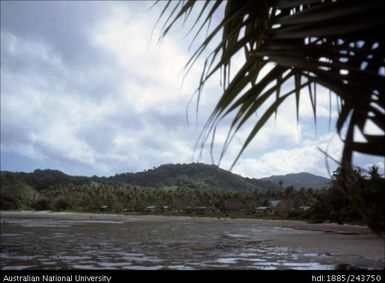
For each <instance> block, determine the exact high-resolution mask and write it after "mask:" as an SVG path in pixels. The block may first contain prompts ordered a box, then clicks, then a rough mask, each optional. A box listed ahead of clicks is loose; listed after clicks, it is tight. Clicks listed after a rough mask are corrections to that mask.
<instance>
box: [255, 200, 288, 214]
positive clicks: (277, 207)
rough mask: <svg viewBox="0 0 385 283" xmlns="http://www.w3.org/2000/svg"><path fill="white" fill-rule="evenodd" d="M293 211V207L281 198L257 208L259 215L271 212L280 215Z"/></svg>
mask: <svg viewBox="0 0 385 283" xmlns="http://www.w3.org/2000/svg"><path fill="white" fill-rule="evenodd" d="M290 211H291V207H290V205H289V204H288V203H286V202H285V201H281V200H271V201H269V203H268V206H258V207H256V209H255V212H256V213H257V214H258V215H262V214H270V215H279V214H286V213H288V212H290Z"/></svg>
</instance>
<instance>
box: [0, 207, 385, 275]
mask: <svg viewBox="0 0 385 283" xmlns="http://www.w3.org/2000/svg"><path fill="white" fill-rule="evenodd" d="M384 250H385V247H384V240H383V239H381V238H379V237H378V236H376V235H375V234H373V233H372V232H371V231H370V230H369V229H368V228H367V227H365V226H359V225H338V224H332V223H323V224H310V223H306V222H302V221H291V220H264V219H230V218H208V217H185V216H178V217H177V216H155V215H139V216H138V215H114V214H92V213H70V212H48V211H44V212H31V211H3V212H1V241H0V264H1V266H0V268H1V269H2V270H23V269H134V270H155V269H173V270H204V269H256V270H275V269H278V270H281V269H300V270H306V269H312V270H314V269H315V270H331V269H340V268H342V269H349V268H353V269H356V268H358V269H361V268H362V269H383V268H384Z"/></svg>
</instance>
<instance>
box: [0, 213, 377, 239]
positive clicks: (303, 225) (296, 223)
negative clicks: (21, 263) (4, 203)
mask: <svg viewBox="0 0 385 283" xmlns="http://www.w3.org/2000/svg"><path fill="white" fill-rule="evenodd" d="M3 216H6V217H7V216H8V217H16V218H17V217H27V218H38V217H47V216H50V217H53V218H72V219H81V218H89V219H93V220H98V219H100V220H105V219H112V220H129V221H133V220H137V221H139V220H141V221H144V222H152V221H161V222H163V221H186V220H191V221H198V222H199V221H212V222H221V221H224V222H237V223H245V224H246V223H251V224H261V223H263V224H269V226H281V227H285V228H292V229H298V230H311V231H323V232H336V233H349V234H350V233H359V234H361V233H363V234H374V233H373V232H372V231H371V230H370V229H369V228H368V227H367V226H365V225H358V224H337V223H331V222H330V223H326V222H324V223H310V222H306V221H304V220H293V219H265V218H231V217H227V216H222V217H220V216H212V217H210V216H188V215H158V214H117V213H104V212H101V213H97V212H72V211H52V210H40V211H36V210H0V219H2V218H3Z"/></svg>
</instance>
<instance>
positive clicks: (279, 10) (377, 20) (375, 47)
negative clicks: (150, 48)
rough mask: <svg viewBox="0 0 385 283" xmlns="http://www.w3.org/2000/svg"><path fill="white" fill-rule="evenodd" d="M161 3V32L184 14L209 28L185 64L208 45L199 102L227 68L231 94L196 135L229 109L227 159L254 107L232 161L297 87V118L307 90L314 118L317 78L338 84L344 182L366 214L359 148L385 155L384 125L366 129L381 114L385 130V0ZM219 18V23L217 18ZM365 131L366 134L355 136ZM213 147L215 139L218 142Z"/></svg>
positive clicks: (334, 87) (207, 134)
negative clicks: (359, 187)
mask: <svg viewBox="0 0 385 283" xmlns="http://www.w3.org/2000/svg"><path fill="white" fill-rule="evenodd" d="M160 3H163V4H164V8H163V10H162V12H161V16H160V19H164V24H163V31H162V36H161V38H162V37H164V36H166V34H167V33H168V32H169V30H170V29H171V28H172V26H173V25H174V24H175V23H176V22H177V21H178V20H181V19H183V20H184V21H186V20H187V19H189V18H190V22H191V25H192V29H191V30H192V31H194V30H195V31H194V33H195V34H194V39H193V41H194V40H197V39H199V38H201V37H200V34H201V33H203V32H206V29H207V35H206V36H205V37H204V38H203V40H201V42H199V43H198V48H196V50H195V52H194V53H193V55H192V57H191V59H190V60H189V61H188V62H187V65H186V67H187V70H189V69H190V68H191V67H192V65H193V64H194V63H195V62H196V61H197V59H198V58H200V57H201V56H203V55H204V54H206V53H205V52H207V51H210V52H209V55H207V56H206V58H205V59H204V66H203V70H202V75H201V79H200V82H199V85H198V87H197V92H196V93H197V97H198V99H197V101H198V102H197V103H198V104H199V97H200V95H201V92H202V89H203V86H204V85H205V83H206V82H207V81H208V80H209V79H210V78H212V77H213V75H214V74H216V73H218V72H219V73H220V75H221V83H222V85H223V94H222V96H221V97H220V99H219V100H218V102H217V104H216V106H215V108H214V110H213V112H212V114H211V116H210V117H209V119H208V121H207V122H206V124H205V126H204V128H203V130H202V133H201V135H200V137H199V139H198V144H199V145H200V147H201V149H202V148H203V146H204V144H205V143H206V142H207V141H208V140H214V137H215V130H216V128H217V127H218V125H219V124H220V122H221V121H222V120H223V119H224V118H225V117H231V121H232V122H231V125H230V127H229V131H228V135H227V139H226V141H225V143H224V146H223V149H222V152H221V155H220V159H221V158H222V157H223V154H224V153H225V151H226V149H227V148H228V146H229V144H230V142H231V140H232V138H233V137H234V135H235V134H236V133H237V132H238V131H239V130H240V128H241V127H242V126H244V125H245V123H246V122H247V121H250V120H252V119H255V115H253V114H254V113H256V111H257V110H259V111H262V115H259V117H257V118H256V120H255V122H254V125H253V127H252V128H251V130H250V132H249V134H248V136H247V138H246V139H245V141H244V143H243V146H242V148H241V150H240V152H239V154H238V156H237V157H236V158H235V160H234V163H233V166H234V164H235V163H236V162H237V160H238V159H239V157H240V156H241V154H242V153H243V151H244V150H245V148H246V147H247V146H248V145H249V143H250V142H251V141H252V140H253V138H254V137H255V136H256V135H257V134H258V132H259V131H260V129H261V128H262V127H263V126H264V125H265V123H266V122H267V121H268V120H269V119H270V118H271V117H272V116H274V115H276V114H277V112H278V110H279V107H280V106H281V105H282V103H283V102H284V101H285V100H287V99H288V98H289V97H291V96H294V97H295V101H296V109H297V111H296V115H297V120H298V117H299V115H300V109H299V101H300V99H301V97H303V95H305V94H306V95H307V94H308V95H309V97H310V101H311V104H312V110H313V113H314V120H315V121H316V117H317V96H319V95H321V93H319V92H317V86H323V87H325V88H326V89H328V90H329V91H330V93H329V99H330V97H331V94H332V93H334V94H335V95H336V97H337V99H338V103H337V108H338V113H337V116H338V119H337V122H336V126H335V129H336V131H337V133H338V134H339V135H340V137H341V139H342V140H343V142H344V146H343V153H342V157H341V160H340V166H341V168H342V170H343V176H344V178H345V182H344V185H343V186H341V190H343V191H344V192H345V193H346V194H347V195H348V196H349V197H350V198H351V199H352V201H353V202H354V203H356V205H357V207H359V208H360V209H361V212H362V213H363V215H365V204H364V203H363V202H362V200H361V199H360V198H359V197H358V193H357V192H356V186H355V185H354V177H353V173H352V172H353V166H352V156H353V153H354V152H358V153H363V154H370V155H376V156H385V146H384V145H385V135H384V134H382V135H374V134H371V133H368V132H366V131H365V125H367V124H368V123H373V124H374V125H376V126H377V127H378V128H379V129H381V131H382V133H384V132H385V95H384V90H385V81H384V76H385V21H384V19H383V11H385V1H383V0H367V1H362V0H322V1H321V0H292V1H285V0H264V1H262V0H260V1H257V0H246V1H237V0H228V1H219V0H217V1H205V2H200V1H193V0H187V1H167V2H161V1H160ZM194 10H195V12H196V13H193V11H194ZM212 23H215V24H213V25H210V24H212ZM218 37H220V39H219V40H218ZM211 46H213V47H212V48H211ZM209 48H211V49H210V50H208V49H209ZM240 52H243V53H244V59H243V64H242V66H241V67H240V68H239V69H237V70H236V72H235V73H234V75H232V76H231V75H230V71H231V70H232V62H233V60H234V58H235V56H237V55H238V54H239V53H240ZM290 82H292V83H291V84H290ZM288 83H289V84H288ZM288 85H292V87H291V88H288ZM282 86H285V87H282ZM322 95H324V94H323V93H322ZM331 111H332V107H331V106H330V112H331ZM357 133H360V134H361V135H362V136H363V137H364V138H365V141H357V140H356V139H355V137H356V135H357ZM212 147H213V143H211V150H212ZM220 159H219V160H220ZM365 217H368V216H367V215H366V216H365ZM368 221H369V220H368ZM374 226H376V225H375V224H373V228H374V229H376V228H375V227H374ZM382 232H384V231H382Z"/></svg>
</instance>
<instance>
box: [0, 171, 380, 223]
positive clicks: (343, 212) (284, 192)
mask: <svg viewBox="0 0 385 283" xmlns="http://www.w3.org/2000/svg"><path fill="white" fill-rule="evenodd" d="M356 173H357V181H358V183H359V186H360V188H361V190H362V197H364V198H365V199H367V200H370V201H371V203H373V206H372V212H373V213H377V214H378V213H380V215H385V211H384V208H382V206H381V203H382V202H381V201H383V200H384V199H385V194H384V190H382V189H381V186H382V187H384V179H383V178H381V177H380V176H379V175H378V172H377V173H375V172H374V173H373V172H372V173H373V174H372V175H366V176H365V174H364V173H363V172H362V171H359V170H357V171H356ZM146 178H147V179H146ZM339 178H340V171H338V170H337V171H336V172H335V174H334V175H333V178H332V186H330V187H329V188H323V189H318V190H316V189H312V188H301V189H296V188H294V187H293V186H289V187H282V188H280V187H277V186H276V185H274V184H272V185H271V187H267V186H268V185H269V184H270V183H264V187H260V186H257V185H256V184H255V183H253V182H256V181H257V180H256V179H247V178H243V177H241V176H238V175H235V174H232V173H230V172H227V171H225V170H222V169H219V168H217V167H215V166H209V165H203V164H188V165H163V166H161V167H159V168H156V169H152V170H148V171H146V172H140V173H126V174H120V175H115V176H113V177H110V178H106V177H90V178H89V177H74V176H69V175H66V174H64V173H62V172H60V171H55V170H35V171H34V172H33V173H13V172H1V198H0V201H1V203H0V204H1V208H2V209H35V210H47V209H48V210H71V211H92V212H96V211H104V212H115V213H149V212H156V213H167V214H200V215H217V216H225V215H229V216H243V217H245V216H246V217H257V216H258V217H281V218H294V219H309V220H311V221H314V222H319V221H333V222H339V223H342V222H360V221H361V219H360V216H359V214H358V212H357V211H356V209H355V208H354V207H353V206H352V204H351V203H350V201H349V200H348V198H347V197H346V196H345V195H344V194H343V193H342V192H341V191H340V190H338V189H336V187H335V186H334V184H335V183H336V182H339V181H340V179H339ZM369 188H370V189H369ZM273 200H280V201H281V203H284V204H285V206H286V207H287V209H286V210H282V211H278V210H277V212H271V211H267V210H266V212H265V213H262V214H261V213H257V211H256V208H257V207H269V205H270V202H271V201H273ZM149 207H152V210H149V209H148V208H149ZM155 208H156V209H155ZM204 208H210V209H204Z"/></svg>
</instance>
